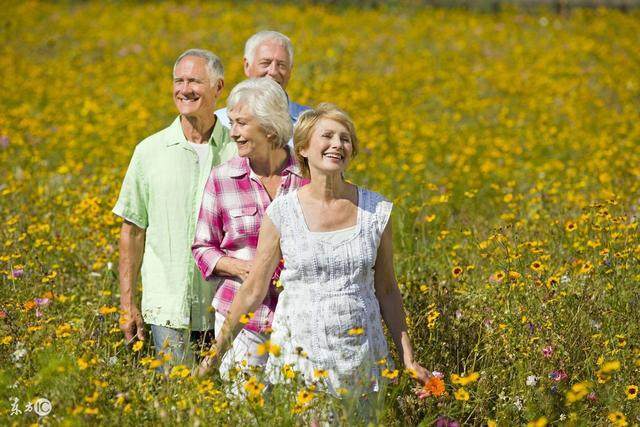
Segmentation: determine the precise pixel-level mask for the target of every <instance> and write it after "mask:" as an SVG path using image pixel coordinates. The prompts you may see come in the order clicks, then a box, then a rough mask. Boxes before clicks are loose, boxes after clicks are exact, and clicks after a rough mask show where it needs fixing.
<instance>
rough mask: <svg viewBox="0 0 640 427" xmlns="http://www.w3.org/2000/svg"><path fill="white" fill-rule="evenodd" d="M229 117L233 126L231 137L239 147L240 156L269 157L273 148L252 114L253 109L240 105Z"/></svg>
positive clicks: (229, 113)
mask: <svg viewBox="0 0 640 427" xmlns="http://www.w3.org/2000/svg"><path fill="white" fill-rule="evenodd" d="M228 115H229V121H230V125H231V129H230V130H229V136H231V139H233V140H234V141H235V142H236V145H237V146H238V155H239V156H240V157H247V158H249V159H251V158H255V157H256V156H262V155H264V156H266V155H268V153H269V149H270V147H271V143H270V142H269V137H268V136H267V134H266V133H265V131H264V130H263V129H262V126H260V123H258V120H257V119H256V118H255V117H254V116H253V114H252V113H251V109H250V108H249V107H247V106H246V105H245V104H242V103H238V104H236V106H235V107H234V108H233V109H231V110H229V112H228Z"/></svg>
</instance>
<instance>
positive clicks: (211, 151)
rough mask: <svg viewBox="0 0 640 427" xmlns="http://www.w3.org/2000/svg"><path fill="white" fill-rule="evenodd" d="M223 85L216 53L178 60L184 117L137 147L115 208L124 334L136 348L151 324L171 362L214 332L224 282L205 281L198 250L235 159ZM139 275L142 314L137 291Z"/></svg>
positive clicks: (177, 90) (193, 52) (191, 53)
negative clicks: (211, 202)
mask: <svg viewBox="0 0 640 427" xmlns="http://www.w3.org/2000/svg"><path fill="white" fill-rule="evenodd" d="M223 85H224V81H223V68H222V64H221V63H220V59H219V58H218V57H217V56H215V55H214V54H213V53H211V52H209V51H206V50H202V49H190V50H188V51H186V52H184V53H183V54H181V55H180V56H179V57H178V59H177V60H176V62H175V65H174V67H173V100H174V103H175V105H176V107H177V109H178V111H179V113H180V115H179V116H178V117H177V118H176V119H175V120H174V122H173V123H172V124H171V125H170V126H169V127H167V128H165V129H163V130H161V131H160V132H158V133H156V134H154V135H151V136H150V137H148V138H146V139H145V140H143V141H142V142H140V143H139V144H138V145H137V146H136V148H135V150H134V152H133V157H132V158H131V163H130V164H129V168H128V170H127V173H126V176H125V178H124V182H123V184H122V189H121V190H120V197H119V198H118V201H117V203H116V206H115V207H114V208H113V212H114V213H115V214H116V215H118V216H120V217H122V218H123V220H124V222H123V224H122V230H121V233H120V263H119V266H118V269H119V273H120V307H121V310H122V313H123V314H122V318H121V321H120V326H121V329H122V331H123V332H124V336H125V339H126V341H127V343H130V342H132V341H133V340H134V339H135V338H136V337H137V339H139V340H143V339H144V323H147V324H149V325H150V326H151V333H152V335H153V338H154V344H155V347H156V351H158V352H159V351H162V352H163V353H164V354H170V355H171V360H172V363H185V362H189V361H192V359H193V352H192V351H191V350H190V347H191V346H190V345H189V344H190V343H192V342H194V341H195V340H197V339H205V337H206V335H207V333H208V331H211V332H210V334H213V326H214V325H213V322H214V316H213V313H212V310H211V309H210V305H211V301H212V299H213V295H214V294H215V291H216V287H217V283H215V282H207V281H204V280H203V279H202V277H201V275H200V274H199V272H198V269H197V268H196V266H195V263H194V260H193V257H192V256H191V244H192V242H193V236H194V232H195V226H196V222H197V215H198V211H199V208H200V201H201V199H202V191H203V189H204V184H205V182H206V180H207V178H208V176H209V173H210V171H211V168H212V167H213V166H214V165H218V164H220V163H222V162H224V161H226V160H228V159H230V158H231V157H233V156H234V155H235V153H236V145H235V144H234V143H232V142H231V140H230V139H229V134H228V131H227V129H226V128H224V127H223V126H222V124H221V123H220V122H219V120H216V116H215V114H214V111H215V105H216V100H217V99H218V97H219V96H220V93H221V92H222V88H223ZM141 265H142V268H141ZM140 271H141V273H142V305H141V309H140V307H139V305H138V301H137V297H136V292H135V289H136V284H137V279H138V273H139V272H140ZM143 319H144V321H143ZM211 338H212V337H211Z"/></svg>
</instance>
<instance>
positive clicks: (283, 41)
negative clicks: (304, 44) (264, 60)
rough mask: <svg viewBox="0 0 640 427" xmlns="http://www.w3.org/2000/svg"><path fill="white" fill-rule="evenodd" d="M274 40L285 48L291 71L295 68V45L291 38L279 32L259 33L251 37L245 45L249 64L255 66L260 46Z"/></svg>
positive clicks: (245, 53) (245, 55) (245, 54)
mask: <svg viewBox="0 0 640 427" xmlns="http://www.w3.org/2000/svg"><path fill="white" fill-rule="evenodd" d="M272 40H273V41H275V42H277V43H280V45H281V46H282V47H284V50H286V51H287V55H288V56H289V69H291V67H293V45H292V44H291V40H290V39H289V37H287V36H285V35H284V34H282V33H279V32H277V31H268V30H267V31H259V32H257V33H255V34H254V35H252V36H251V37H249V40H247V43H245V45H244V57H245V59H246V60H247V61H248V62H249V64H253V61H254V60H255V55H256V49H258V46H260V45H261V44H262V43H264V42H266V41H272Z"/></svg>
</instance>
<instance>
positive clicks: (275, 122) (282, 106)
mask: <svg viewBox="0 0 640 427" xmlns="http://www.w3.org/2000/svg"><path fill="white" fill-rule="evenodd" d="M239 104H242V105H244V106H246V107H248V108H249V111H251V114H253V117H255V118H256V119H257V120H258V123H260V126H261V127H262V129H263V130H264V131H265V133H267V134H273V135H274V136H275V140H274V146H275V147H277V148H284V147H286V145H287V142H288V141H289V139H291V134H292V133H293V124H292V123H291V116H290V115H289V102H288V100H287V95H286V94H285V93H284V90H283V89H282V87H281V86H280V85H279V84H278V83H276V82H275V81H274V80H272V79H271V78H269V77H260V78H256V79H247V80H245V81H243V82H240V83H238V84H237V85H236V86H235V87H234V88H233V90H231V93H230V94H229V97H228V98H227V110H228V111H230V110H233V109H234V108H235V107H236V106H238V105H239Z"/></svg>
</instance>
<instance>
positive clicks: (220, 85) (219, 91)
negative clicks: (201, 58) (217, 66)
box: [216, 79, 224, 97]
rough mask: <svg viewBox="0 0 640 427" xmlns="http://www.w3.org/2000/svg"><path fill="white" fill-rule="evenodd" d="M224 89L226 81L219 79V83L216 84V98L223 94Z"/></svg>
mask: <svg viewBox="0 0 640 427" xmlns="http://www.w3.org/2000/svg"><path fill="white" fill-rule="evenodd" d="M222 89H224V80H223V79H218V81H217V82H216V97H218V96H220V95H221V94H222Z"/></svg>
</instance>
